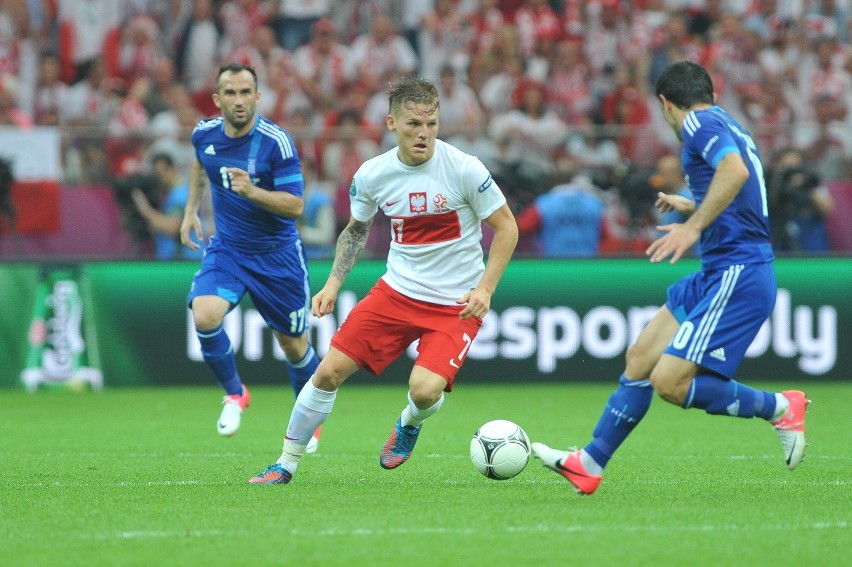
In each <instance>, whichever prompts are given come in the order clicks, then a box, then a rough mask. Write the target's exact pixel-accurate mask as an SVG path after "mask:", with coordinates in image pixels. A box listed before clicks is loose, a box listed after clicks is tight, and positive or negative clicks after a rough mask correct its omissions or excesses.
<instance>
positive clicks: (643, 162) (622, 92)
mask: <svg viewBox="0 0 852 567" xmlns="http://www.w3.org/2000/svg"><path fill="white" fill-rule="evenodd" d="M615 83H616V87H615V89H613V91H611V92H610V93H609V94H607V95H606V96H605V97H604V99H603V101H602V102H601V119H602V121H603V123H604V124H605V125H608V126H611V127H612V129H610V130H609V131H610V132H611V133H614V134H615V135H617V136H618V137H617V139H616V141H617V144H618V148H619V153H620V154H621V155H622V156H623V157H624V158H626V159H628V160H630V162H632V163H634V164H638V165H640V166H649V165H651V164H653V163H654V162H655V161H656V159H657V158H658V157H659V155H660V152H661V148H660V147H659V145H658V141H657V136H656V132H655V130H656V128H655V127H654V121H653V115H652V112H651V102H650V101H649V96H650V95H649V93H648V90H647V87H646V85H645V81H644V80H643V79H642V78H641V77H639V76H637V70H636V69H635V68H634V67H632V66H631V65H628V64H627V63H622V64H619V65H618V66H616V68H615Z"/></svg>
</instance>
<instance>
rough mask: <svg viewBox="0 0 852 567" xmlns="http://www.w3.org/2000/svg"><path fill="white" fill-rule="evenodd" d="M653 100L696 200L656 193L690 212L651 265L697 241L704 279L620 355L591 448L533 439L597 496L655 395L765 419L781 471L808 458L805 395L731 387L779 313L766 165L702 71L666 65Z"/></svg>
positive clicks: (667, 204) (537, 451)
mask: <svg viewBox="0 0 852 567" xmlns="http://www.w3.org/2000/svg"><path fill="white" fill-rule="evenodd" d="M656 94H657V97H658V98H659V100H660V103H661V105H662V110H663V115H664V116H665V119H666V122H668V123H669V125H671V127H672V128H673V129H674V131H675V133H676V134H677V136H678V138H679V139H680V140H682V141H683V150H682V152H681V162H682V166H683V171H684V174H685V178H686V179H687V181H688V183H689V188H690V189H691V191H692V194H693V195H694V197H695V200H694V201H692V200H689V199H686V198H684V197H679V196H677V195H667V194H664V193H659V194H658V199H657V202H656V206H657V207H658V208H659V209H661V210H662V211H663V212H666V211H670V210H677V211H680V212H681V213H684V214H687V215H689V217H688V219H687V220H686V221H685V222H683V223H678V224H669V225H665V226H661V227H659V228H660V230H662V231H664V232H665V234H664V235H663V236H661V237H660V238H659V239H657V240H656V241H654V242H653V243H652V244H651V246H650V247H649V248H648V250H647V255H648V256H649V257H650V259H651V262H662V261H664V260H665V259H666V258H669V257H670V258H671V260H670V262H671V263H675V262H677V261H678V260H679V259H680V258H681V257H682V256H683V255H684V254H686V253H688V251H689V250H691V249H692V247H693V245H694V244H695V243H696V241H698V239H699V237H700V239H701V259H702V266H701V271H700V272H697V273H694V274H691V275H688V276H686V277H685V278H683V279H682V280H680V281H679V282H677V283H675V284H674V285H672V286H671V287H669V290H668V300H667V301H666V304H665V305H664V306H663V307H661V308H660V310H659V311H658V312H657V314H656V315H655V316H654V318H653V319H652V320H651V321H650V322H649V323H648V325H647V326H646V327H645V328H644V329H643V330H642V332H641V333H640V334H639V336H638V338H637V339H636V342H635V343H634V344H633V345H631V347H630V348H629V349H628V351H627V366H626V368H625V370H624V374H622V376H621V378H620V380H619V386H618V388H617V389H616V390H615V392H613V393H612V395H611V396H610V398H609V400H608V402H607V404H606V407H605V408H604V411H603V414H602V415H601V417H600V420H599V421H598V424H597V427H596V428H595V429H594V432H593V434H592V440H591V442H589V443H588V444H587V445H586V446H585V447H583V448H582V449H580V450H575V451H570V452H569V451H560V450H557V449H552V448H550V447H548V446H547V445H544V444H543V443H533V445H532V452H533V454H534V455H535V456H536V457H537V458H539V459H541V461H542V463H543V464H544V465H545V466H546V467H548V468H550V469H552V470H553V471H555V472H557V473H559V474H560V475H562V476H563V477H564V478H565V479H567V480H568V482H570V483H571V484H572V485H573V487H574V489H575V490H576V491H577V492H579V493H581V494H592V493H593V492H595V490H597V488H598V485H599V484H600V483H601V480H602V476H603V474H602V473H603V469H604V467H606V465H607V463H608V462H609V460H610V458H611V457H612V455H613V453H614V452H615V451H616V449H618V447H619V446H620V445H621V443H622V442H623V441H624V440H625V439H626V438H627V436H628V435H629V434H630V432H631V431H632V430H633V428H635V427H636V425H637V424H638V423H639V421H641V420H642V418H643V417H644V416H645V413H646V412H647V411H648V408H649V407H650V405H651V400H652V398H653V395H654V392H655V391H656V392H657V394H659V395H660V397H662V398H663V399H664V400H666V401H668V402H670V403H672V404H677V405H679V406H681V407H683V408H685V409H687V408H698V409H702V410H704V411H706V412H707V413H708V414H711V415H723V416H732V417H744V418H752V417H760V418H762V419H764V420H766V421H768V422H769V423H771V424H772V425H773V426H774V428H775V430H776V431H777V433H778V436H779V438H780V440H781V445H782V447H783V450H784V460H785V462H786V465H787V467H788V468H790V469H792V468H795V467H796V466H797V465H798V464H799V463H800V462H801V460H802V458H803V456H804V450H805V410H806V408H807V404H808V402H809V400H808V399H807V398H806V396H805V394H804V393H803V392H800V391H798V390H790V391H785V392H780V393H773V392H766V391H762V390H756V389H754V388H750V387H749V386H746V385H744V384H741V383H738V382H736V381H735V380H734V374H735V373H736V371H737V368H738V367H739V365H740V363H741V362H742V360H743V357H744V356H745V353H746V350H747V349H748V347H749V345H750V344H751V342H752V340H754V337H755V336H756V334H757V332H758V330H759V329H760V327H761V325H762V324H763V322H764V321H765V320H766V319H767V317H768V316H769V314H770V313H772V308H773V306H774V305H775V292H776V282H775V272H774V268H773V266H772V261H773V259H774V255H773V252H772V246H771V245H770V243H769V219H768V216H767V205H766V187H765V185H764V179H763V167H762V166H761V162H760V157H759V155H758V151H757V148H756V147H755V145H754V141H753V140H752V138H751V136H750V135H749V133H748V131H746V130H745V128H743V127H742V126H740V125H739V124H737V123H736V122H735V121H734V119H733V118H731V117H730V116H729V115H728V114H727V113H726V112H725V111H724V110H722V109H721V108H719V107H718V106H715V100H716V95H715V93H714V92H713V84H712V82H711V80H710V76H709V75H708V73H707V71H706V70H705V69H704V68H702V67H701V66H699V65H696V64H695V63H691V62H687V61H682V62H678V63H673V64H672V65H670V66H669V67H668V68H667V69H666V70H665V71H664V73H663V74H662V75H661V76H660V78H659V79H658V81H657V85H656Z"/></svg>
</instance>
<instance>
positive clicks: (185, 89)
mask: <svg viewBox="0 0 852 567" xmlns="http://www.w3.org/2000/svg"><path fill="white" fill-rule="evenodd" d="M848 8H849V7H848V5H847V1H846V0H785V1H777V0H633V1H628V0H424V1H418V2H414V1H407V0H0V124H3V125H13V126H17V127H21V128H27V127H30V126H32V125H52V126H59V127H62V128H63V132H64V133H65V137H64V147H63V167H64V176H65V181H66V182H73V183H81V182H82V183H102V182H110V181H111V180H114V179H116V178H122V177H126V176H128V175H133V174H135V173H138V172H139V171H140V170H144V169H145V168H149V167H150V166H151V163H152V161H153V157H155V156H158V155H162V154H168V155H169V157H170V158H171V160H172V161H173V163H174V164H175V166H176V167H177V168H179V169H180V170H182V171H188V167H189V165H188V164H189V163H190V161H191V159H192V157H193V153H192V147H191V145H190V144H189V134H190V132H191V130H192V128H193V127H194V125H195V124H196V123H197V122H198V120H200V119H201V118H203V117H206V116H211V115H215V114H217V113H218V110H217V109H216V108H215V106H213V105H212V100H211V96H210V94H211V93H212V92H213V90H214V82H215V76H216V72H217V69H218V67H219V66H220V65H221V64H222V63H223V62H226V61H234V60H235V61H239V62H241V63H246V64H250V65H252V66H253V67H254V68H255V69H256V70H257V73H258V78H259V89H260V92H261V99H260V104H259V108H258V112H259V113H261V114H263V115H264V116H267V117H269V118H271V119H273V120H275V121H277V122H278V123H280V124H281V125H282V126H284V127H285V128H286V129H287V130H288V131H289V132H291V134H292V135H293V136H294V138H295V139H296V141H297V144H298V149H299V152H300V155H301V156H302V158H303V159H304V160H306V161H308V162H309V165H310V167H311V170H312V176H313V177H315V178H316V183H317V184H319V185H322V184H324V186H325V187H326V189H318V191H320V192H322V191H323V190H325V191H327V192H328V194H329V197H330V199H328V201H329V202H330V204H329V206H331V207H333V210H334V214H335V220H336V222H337V223H338V224H339V223H341V222H345V220H346V219H347V218H348V200H347V198H346V190H347V189H348V187H349V183H350V181H351V176H352V173H353V172H354V171H355V170H356V169H357V167H358V166H359V165H360V164H361V163H362V162H363V161H364V160H366V159H368V158H370V157H372V156H374V155H376V154H378V153H379V152H381V151H384V150H385V149H387V148H388V147H390V144H391V143H392V140H391V139H390V138H389V137H388V135H387V132H386V129H385V127H384V117H385V115H386V114H387V96H386V92H385V89H386V87H387V85H388V82H389V80H390V79H391V78H392V77H393V76H394V75H397V74H400V73H412V72H417V73H419V74H421V75H423V76H425V77H426V78H428V79H430V80H432V81H434V82H435V84H436V85H437V86H438V89H439V92H440V95H441V127H440V128H441V129H440V135H441V137H442V138H444V139H447V140H448V141H450V142H451V143H453V144H455V145H457V146H458V147H459V148H461V149H462V150H464V151H467V152H469V153H472V154H474V155H477V156H478V157H479V158H480V159H481V160H482V161H483V162H484V163H485V164H486V166H487V167H488V168H489V169H490V170H491V171H492V172H493V173H494V177H495V178H496V179H497V180H498V182H499V184H500V186H501V187H502V189H503V190H504V192H505V193H506V194H507V197H508V198H509V201H510V203H511V206H512V208H513V210H514V211H515V212H516V214H521V213H522V212H524V211H527V209H529V207H531V206H534V203H535V202H536V199H538V198H540V197H542V196H544V195H546V194H548V193H550V192H551V190H552V189H553V188H554V187H555V186H560V185H561V186H563V189H562V190H560V191H557V193H561V194H562V195H563V197H564V196H565V195H568V194H569V193H570V195H572V196H574V197H575V198H577V199H579V198H580V197H584V196H592V197H593V198H594V199H597V200H599V201H600V202H601V203H602V205H603V206H602V207H596V206H590V207H588V209H589V210H593V211H596V213H595V214H598V215H599V216H600V217H601V218H602V221H601V222H600V223H594V222H592V223H590V222H584V223H582V224H583V226H592V227H594V230H595V231H597V234H598V236H597V239H598V243H597V245H596V246H597V250H598V253H614V254H618V253H624V252H636V251H641V250H644V246H645V244H646V243H647V242H649V241H650V239H652V238H653V237H654V234H655V225H656V223H657V218H656V217H655V216H654V212H653V208H652V205H653V200H654V194H655V192H656V190H658V188H657V187H656V186H655V185H654V183H655V179H659V174H657V175H656V176H655V173H657V172H656V168H657V164H658V162H659V160H661V158H663V157H665V156H669V155H671V154H675V155H677V152H678V147H679V145H678V141H677V139H676V137H675V135H674V133H673V132H672V131H671V129H670V128H669V127H668V126H667V125H666V124H665V122H664V121H663V118H662V115H661V112H660V109H659V105H658V103H657V101H656V100H655V97H654V92H653V91H654V81H655V79H656V77H657V76H658V75H659V73H660V72H661V71H662V70H663V69H664V68H665V66H666V65H667V64H669V63H671V62H673V61H677V60H682V59H690V60H693V61H696V62H698V63H700V64H702V65H703V66H705V67H706V68H708V69H709V70H710V71H711V74H712V76H713V79H714V84H715V86H716V90H717V94H718V95H719V100H718V102H719V104H720V105H721V106H723V107H724V108H725V109H726V110H727V111H728V112H729V113H731V114H732V115H733V116H734V117H736V118H737V119H738V120H740V121H741V123H742V124H744V125H745V126H746V127H748V128H749V129H750V130H751V132H752V133H753V134H754V137H755V139H756V140H757V143H758V147H759V149H760V151H761V152H762V154H763V156H764V161H765V163H772V164H775V163H780V162H781V160H776V159H775V156H777V155H778V156H780V155H782V153H783V152H789V151H791V149H795V150H796V151H797V152H799V155H800V158H801V161H800V163H799V165H798V166H797V167H802V166H803V165H802V164H805V165H807V167H808V168H809V173H813V175H814V176H815V178H816V179H817V180H833V179H843V178H846V179H848V178H850V177H852V175H850V170H852V49H850V45H849V36H850V31H852V30H850V19H849V14H848ZM785 155H786V154H785ZM559 164H562V165H559ZM779 167H781V166H780V165H779ZM566 172H567V173H570V174H571V175H569V176H568V177H567V178H566ZM768 177H769V176H768ZM773 179H778V180H779V181H778V183H779V184H781V185H783V183H784V181H783V179H784V176H783V175H782V174H780V173H778V174H777V175H775V176H774V177H773ZM312 183H314V181H313V180H312ZM566 184H568V185H571V184H573V186H574V189H573V190H571V191H567V190H565V188H564V186H565V185H566ZM817 185H819V183H818V184H817ZM773 189H776V188H775V187H774V186H772V187H769V190H770V191H772V190H773ZM672 190H674V188H672ZM808 190H809V191H811V190H814V188H813V187H811V188H810V189H808ZM782 193H783V191H781V190H778V191H776V194H775V195H774V196H772V195H771V196H770V197H771V199H774V200H775V201H778V200H783V199H784V195H783V194H782ZM818 193H819V196H818V197H816V198H815V202H816V203H818V204H817V205H815V206H814V207H813V209H814V210H816V211H817V214H822V213H825V211H830V208H831V203H830V200H829V202H828V203H826V202H825V193H824V191H821V192H818ZM805 200H807V199H805ZM776 208H777V210H779V211H782V210H784V205H783V204H777V207H776ZM534 216H535V215H533V217H534ZM533 220H535V219H534V218H533ZM541 220H542V219H541V218H539V219H538V224H537V223H536V222H527V225H529V226H531V227H533V228H532V229H529V230H528V234H529V236H528V238H527V239H526V240H524V241H523V242H522V243H521V246H520V248H519V253H520V254H524V253H542V254H543V253H545V252H544V249H543V248H542V247H540V243H538V242H537V238H536V236H537V235H538V232H537V231H538V230H539V229H540V226H539V224H540V222H541ZM527 221H529V216H528V218H527ZM537 227H538V228H537ZM601 227H603V229H601ZM581 240H583V239H578V241H581ZM382 244H383V243H382V239H381V238H378V243H377V244H376V246H381V245H382ZM385 244H386V243H385ZM779 245H781V246H788V247H789V248H788V249H796V247H797V246H798V245H799V244H797V243H796V242H793V243H792V244H791V243H790V242H789V241H788V239H787V238H786V237H785V240H784V242H783V243H781V242H779Z"/></svg>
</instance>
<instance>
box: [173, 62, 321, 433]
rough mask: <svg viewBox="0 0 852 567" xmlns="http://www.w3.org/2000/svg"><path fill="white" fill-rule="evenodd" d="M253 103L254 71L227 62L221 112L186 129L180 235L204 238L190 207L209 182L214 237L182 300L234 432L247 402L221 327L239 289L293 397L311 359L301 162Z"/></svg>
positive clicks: (227, 427)
mask: <svg viewBox="0 0 852 567" xmlns="http://www.w3.org/2000/svg"><path fill="white" fill-rule="evenodd" d="M259 99H260V93H259V91H258V90H257V74H256V73H255V71H254V69H253V68H251V67H249V66H246V65H240V64H237V63H230V64H227V65H224V66H222V67H221V68H220V69H219V73H218V75H217V79H216V92H215V93H214V94H213V101H214V102H215V103H216V106H217V107H218V108H220V109H221V111H222V115H221V116H219V117H217V118H213V119H210V120H202V121H201V122H199V123H198V125H197V126H196V127H195V130H193V132H192V144H193V146H194V147H195V158H196V159H195V161H194V162H193V165H192V171H191V173H190V183H189V198H188V200H187V204H186V208H185V210H184V219H183V222H182V223H181V227H180V235H181V241H182V242H183V243H184V244H185V245H186V246H188V247H189V248H191V249H196V248H198V244H197V243H196V242H195V241H194V240H193V239H192V233H195V235H196V236H198V237H201V235H202V226H201V220H200V219H199V217H198V208H199V206H200V204H201V198H202V195H203V193H204V191H206V190H207V189H208V187H209V188H210V191H211V193H212V198H213V214H214V219H215V222H216V234H215V235H214V236H213V237H211V239H210V244H209V246H208V247H207V249H206V251H205V253H204V259H203V260H202V261H201V268H200V269H199V270H198V272H196V273H195V275H194V276H193V279H192V287H191V288H190V291H189V296H188V298H187V303H188V305H189V307H190V308H191V309H192V317H193V321H194V322H195V330H196V335H197V336H198V340H199V342H200V343H201V353H202V355H203V356H204V361H205V362H206V363H207V365H208V366H209V367H210V369H211V371H212V372H213V375H214V376H215V377H216V380H217V381H218V382H219V384H220V385H221V386H222V388H223V389H224V390H225V397H224V400H223V403H224V407H223V408H222V413H221V414H220V415H219V420H218V421H217V422H216V430H217V431H218V432H219V434H220V435H224V436H230V435H233V434H234V433H236V432H237V430H238V429H239V427H240V422H241V419H242V413H243V410H245V408H246V407H247V406H248V405H249V401H250V399H251V396H250V394H249V390H248V388H246V386H245V384H243V383H242V379H241V378H240V374H239V372H238V371H237V367H236V361H235V357H234V348H233V346H232V345H231V341H230V339H229V338H228V334H227V332H226V331H225V328H224V325H223V321H224V318H225V315H226V314H227V313H228V312H229V311H231V310H232V309H233V308H234V307H236V306H237V304H239V302H240V301H241V300H242V298H243V296H245V294H246V293H248V294H249V295H250V296H251V298H252V301H253V302H254V306H255V307H256V308H257V310H258V312H259V313H260V314H261V316H263V319H264V320H265V321H266V323H267V324H268V325H269V326H270V328H272V331H273V333H274V335H275V338H276V339H277V340H278V343H279V344H280V345H281V348H282V349H284V353H285V354H286V355H287V371H288V373H289V376H290V383H291V385H292V386H293V391H294V392H295V393H296V394H297V395H298V393H299V392H300V391H301V390H302V387H303V386H304V385H305V383H306V382H307V381H308V380H309V379H310V377H311V375H312V374H313V373H314V370H315V369H316V367H317V365H318V364H319V359H318V358H317V355H316V353H315V352H314V349H313V348H312V347H311V345H310V343H309V342H308V337H307V311H308V308H309V304H310V291H309V287H308V267H307V262H306V259H305V252H304V250H303V248H302V242H301V240H300V238H299V232H298V230H297V229H296V219H297V218H299V216H300V215H301V214H302V210H303V209H304V199H303V189H304V181H303V177H302V167H301V163H300V161H299V156H298V154H297V152H296V146H295V144H294V143H293V139H292V138H291V137H290V135H289V134H288V133H287V132H285V131H284V130H283V129H282V128H280V127H279V126H278V125H276V124H275V123H273V122H271V121H269V120H267V119H266V118H264V117H262V116H259V115H257V114H256V113H255V107H256V105H257V101H258V100H259ZM317 443H318V441H317V440H316V439H314V440H313V442H312V449H315V447H316V444H317Z"/></svg>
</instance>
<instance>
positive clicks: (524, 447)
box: [470, 419, 530, 480]
mask: <svg viewBox="0 0 852 567" xmlns="http://www.w3.org/2000/svg"><path fill="white" fill-rule="evenodd" d="M470 460H471V461H473V466H474V467H476V470H478V471H479V472H481V473H482V474H483V475H485V476H487V477H488V478H491V479H494V480H506V479H508V478H512V477H513V476H517V475H518V474H519V473H520V472H521V471H522V470H524V467H526V466H527V463H528V462H529V461H530V440H529V437H527V434H526V432H525V431H524V430H523V429H522V428H521V426H520V425H518V424H517V423H515V422H513V421H509V420H507V419H495V420H493V421H489V422H488V423H486V424H484V425H483V426H482V427H480V428H479V429H478V430H477V431H476V433H474V434H473V439H471V440H470Z"/></svg>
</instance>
